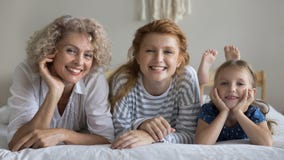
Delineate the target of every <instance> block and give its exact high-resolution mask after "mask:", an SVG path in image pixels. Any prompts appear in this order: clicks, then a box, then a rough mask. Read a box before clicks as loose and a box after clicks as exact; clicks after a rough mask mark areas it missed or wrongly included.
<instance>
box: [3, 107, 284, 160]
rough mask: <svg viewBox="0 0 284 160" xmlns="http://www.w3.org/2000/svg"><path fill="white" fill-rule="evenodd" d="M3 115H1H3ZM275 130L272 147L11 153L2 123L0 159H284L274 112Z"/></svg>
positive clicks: (283, 127)
mask: <svg viewBox="0 0 284 160" xmlns="http://www.w3.org/2000/svg"><path fill="white" fill-rule="evenodd" d="M0 116H1V113H0ZM269 118H271V119H274V120H275V121H276V122H277V123H278V126H276V127H275V128H274V130H275V135H274V136H273V142H274V143H273V147H266V146H256V145H251V144H248V143H247V141H245V140H234V141H225V142H222V143H218V144H217V145H197V144H167V143H158V144H152V145H146V146H141V147H137V148H134V149H123V150H113V149H111V148H110V145H93V146H84V145H57V146H53V147H47V148H41V149H24V150H21V151H19V152H11V151H9V150H8V149H7V141H6V133H7V130H6V129H7V124H5V123H4V124H1V122H0V160H6V159H7V160H18V159H19V160H25V159H27V160H33V159H35V160H41V159H44V160H62V159H66V160H67V159H68V160H73V159H74V160H78V159H82V160H89V159H100V160H114V159H115V160H118V159H122V160H136V159H139V160H151V159H154V160H159V159H161V160H173V159H174V160H185V159H198V160H213V159H214V160H215V159H216V160H217V159H218V160H235V159H236V160H238V159H239V160H243V159H246V160H259V159H261V160H284V116H283V115H282V114H280V113H279V112H277V111H276V110H275V109H274V108H272V109H271V111H270V114H269Z"/></svg>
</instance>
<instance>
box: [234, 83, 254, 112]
mask: <svg viewBox="0 0 284 160" xmlns="http://www.w3.org/2000/svg"><path fill="white" fill-rule="evenodd" d="M251 93H252V92H251V91H250V90H249V89H247V88H246V89H245V90H244V94H243V97H242V98H241V99H240V101H239V103H238V104H237V105H236V107H234V108H233V112H236V111H238V110H240V111H241V112H242V113H244V112H246V111H247V109H248V107H249V105H250V104H251V103H252V102H253V101H251V100H252V96H251Z"/></svg>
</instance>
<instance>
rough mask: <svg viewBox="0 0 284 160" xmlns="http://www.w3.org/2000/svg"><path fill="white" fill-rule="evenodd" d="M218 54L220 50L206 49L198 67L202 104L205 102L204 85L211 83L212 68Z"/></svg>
mask: <svg viewBox="0 0 284 160" xmlns="http://www.w3.org/2000/svg"><path fill="white" fill-rule="evenodd" d="M217 55H218V52H217V51H215V50H213V49H209V50H206V51H205V53H204V54H203V56H202V58H201V62H200V64H199V67H198V71H197V76H198V81H199V89H200V101H201V104H202V103H203V94H204V85H205V84H207V83H209V78H210V77H209V76H210V68H211V66H212V64H213V63H214V62H215V60H216V58H217Z"/></svg>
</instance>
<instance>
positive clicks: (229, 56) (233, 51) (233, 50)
mask: <svg viewBox="0 0 284 160" xmlns="http://www.w3.org/2000/svg"><path fill="white" fill-rule="evenodd" d="M224 52H225V57H226V60H227V61H229V60H239V59H241V54H240V52H239V50H238V48H237V47H235V46H229V45H228V46H225V47H224Z"/></svg>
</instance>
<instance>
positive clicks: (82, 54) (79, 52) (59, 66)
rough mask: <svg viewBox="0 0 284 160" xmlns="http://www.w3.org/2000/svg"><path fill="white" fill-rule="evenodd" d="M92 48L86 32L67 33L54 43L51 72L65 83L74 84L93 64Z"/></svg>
mask: <svg viewBox="0 0 284 160" xmlns="http://www.w3.org/2000/svg"><path fill="white" fill-rule="evenodd" d="M93 50H94V49H93V47H92V45H91V43H90V41H89V37H88V35H87V34H85V33H78V32H70V33H67V34H66V35H65V36H64V37H63V39H61V40H60V41H59V42H58V43H57V44H56V51H55V53H56V56H55V58H54V62H53V65H52V73H53V74H56V75H58V76H59V77H60V78H61V79H62V80H63V81H64V82H65V83H67V84H68V83H71V84H75V83H76V82H78V81H79V80H80V79H82V78H83V77H84V76H85V75H86V74H88V72H89V71H90V68H91V67H92V64H93V57H94V52H93Z"/></svg>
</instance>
